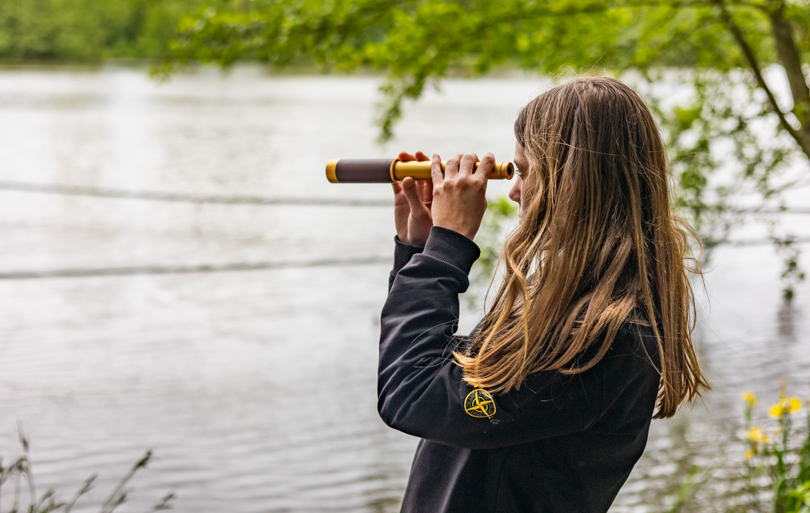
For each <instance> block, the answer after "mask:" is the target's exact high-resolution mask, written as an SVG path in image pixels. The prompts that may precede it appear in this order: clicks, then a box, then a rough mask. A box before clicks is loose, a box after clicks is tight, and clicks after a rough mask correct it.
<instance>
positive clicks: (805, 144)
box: [712, 0, 810, 158]
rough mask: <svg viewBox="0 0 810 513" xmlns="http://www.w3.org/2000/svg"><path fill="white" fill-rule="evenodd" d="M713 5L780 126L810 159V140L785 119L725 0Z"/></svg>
mask: <svg viewBox="0 0 810 513" xmlns="http://www.w3.org/2000/svg"><path fill="white" fill-rule="evenodd" d="M712 1H713V3H714V4H715V5H716V6H717V7H718V8H719V9H720V16H721V18H722V19H723V21H724V22H725V24H726V26H727V27H728V29H729V31H731V34H732V35H733V36H734V39H735V40H736V41H737V44H738V45H739V46H740V49H741V50H742V52H743V55H744V56H745V59H746V60H747V61H748V65H749V66H750V67H751V71H752V72H753V73H754V76H755V77H756V80H757V85H758V86H759V87H760V89H762V90H763V91H765V94H766V95H767V96H768V102H769V103H770V105H771V108H772V109H773V111H774V112H775V113H776V115H777V116H778V117H779V124H780V125H781V126H782V128H784V129H785V131H786V132H787V133H788V134H790V136H791V137H793V139H795V140H796V142H797V143H799V147H800V148H801V149H802V151H803V152H804V153H805V155H807V157H808V158H810V138H806V137H802V134H801V133H799V132H798V131H797V130H796V129H795V128H793V127H792V126H791V125H790V123H789V122H788V120H787V118H786V117H785V113H784V112H782V109H781V108H780V107H779V103H778V102H777V101H776V97H775V96H774V95H773V92H772V91H771V89H770V87H768V84H767V82H765V78H764V77H763V76H762V70H761V69H760V66H759V62H758V61H757V58H756V55H754V51H753V50H752V49H751V47H750V46H749V45H748V42H747V41H746V40H745V36H744V35H743V33H742V30H740V27H739V26H738V25H737V22H735V21H734V18H733V17H732V16H731V13H729V12H728V9H727V8H726V5H725V3H724V1H723V0H712Z"/></svg>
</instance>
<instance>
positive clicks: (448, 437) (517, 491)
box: [377, 227, 659, 513]
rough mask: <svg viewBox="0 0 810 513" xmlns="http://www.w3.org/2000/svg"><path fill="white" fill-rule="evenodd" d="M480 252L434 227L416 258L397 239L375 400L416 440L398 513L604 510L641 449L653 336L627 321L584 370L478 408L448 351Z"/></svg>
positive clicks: (654, 375)
mask: <svg viewBox="0 0 810 513" xmlns="http://www.w3.org/2000/svg"><path fill="white" fill-rule="evenodd" d="M479 254H480V252H479V250H478V247H477V246H476V245H475V243H473V242H472V241H471V240H470V239H468V238H466V237H464V236H463V235H461V234H459V233H456V232H454V231H452V230H448V229H444V228H439V227H434V228H433V229H432V231H431V233H430V237H429V238H428V241H427V244H426V246H425V248H424V250H421V248H415V247H413V246H407V245H405V244H402V243H400V242H398V241H397V249H396V254H395V259H394V260H395V264H394V270H393V271H392V273H391V283H390V291H389V294H388V300H387V301H386V303H385V306H384V307H383V311H382V321H381V330H382V332H381V335H380V363H379V373H378V386H377V393H378V397H379V401H378V409H379V413H380V417H382V419H383V421H385V423H386V424H388V425H389V426H391V427H393V428H395V429H398V430H400V431H403V432H405V433H408V434H411V435H414V436H418V437H420V438H422V441H421V442H420V443H419V447H418V448H417V451H416V456H415V458H414V462H413V467H412V468H411V474H410V478H409V480H408V487H407V490H406V492H405V497H404V499H403V503H402V511H403V512H408V513H410V512H418V513H440V512H452V513H476V512H487V513H492V512H504V513H506V512H508V513H520V512H544V513H548V512H555V513H556V512H566V513H568V512H604V511H607V510H608V508H609V507H610V504H611V503H612V502H613V499H614V498H615V497H616V494H617V493H618V491H619V488H620V487H621V486H622V484H623V483H624V482H625V480H626V479H627V476H628V475H629V474H630V470H631V469H632V468H633V465H634V464H635V463H636V461H637V460H638V459H639V457H640V456H641V453H642V452H643V451H644V446H645V445H646V443H647V433H648V431H649V427H650V420H651V418H652V414H653V410H654V408H655V400H656V394H657V390H658V383H659V374H658V372H657V371H656V368H655V366H654V365H653V364H652V363H651V361H650V357H652V358H653V359H655V358H656V355H657V346H656V344H655V340H654V338H653V336H652V334H651V330H650V329H649V328H646V327H643V326H638V325H634V324H633V325H631V324H628V325H626V326H624V327H623V328H622V329H621V330H620V332H619V334H618V335H617V337H616V339H615V340H614V341H613V343H612V346H611V348H610V350H609V351H608V353H607V354H606V355H605V356H604V358H603V359H602V360H601V361H600V362H599V363H598V364H597V365H596V366H594V367H593V368H591V369H590V370H588V371H585V372H583V373H580V374H576V375H572V376H566V375H563V374H560V373H558V372H551V371H547V372H538V373H535V374H532V375H530V376H529V377H528V379H527V380H526V381H525V383H524V384H523V386H521V388H520V390H519V391H515V390H512V391H510V392H507V393H501V394H493V396H490V397H491V398H492V399H494V403H495V404H494V408H493V405H491V404H489V405H484V406H482V407H481V408H478V409H477V410H478V411H476V408H474V407H472V408H471V405H472V403H471V400H472V398H474V397H475V395H476V393H473V394H472V395H471V392H473V389H472V387H470V386H469V385H467V384H466V383H464V381H462V379H461V378H462V373H461V368H460V367H459V366H458V365H456V364H455V363H454V362H453V360H452V358H451V356H450V353H451V352H452V350H453V349H455V348H456V347H457V346H458V344H460V343H461V344H463V343H464V342H465V340H464V339H463V338H460V337H454V333H455V331H456V329H457V327H458V316H459V304H458V294H459V293H461V292H464V291H465V290H466V289H467V286H468V284H469V282H468V279H467V274H468V273H469V271H470V268H471V267H472V264H473V262H474V261H475V260H476V259H477V258H478V256H479ZM480 397H482V398H483V399H488V397H487V396H486V395H482V396H480ZM465 406H466V408H465ZM493 409H494V414H493ZM468 410H469V411H470V413H468ZM482 411H483V414H482V413H481V412H482ZM473 415H478V416H473ZM487 415H491V417H487Z"/></svg>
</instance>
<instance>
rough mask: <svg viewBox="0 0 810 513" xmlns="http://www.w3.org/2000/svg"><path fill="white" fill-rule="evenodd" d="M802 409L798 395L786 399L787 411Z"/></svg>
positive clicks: (794, 411) (792, 411) (793, 411)
mask: <svg viewBox="0 0 810 513" xmlns="http://www.w3.org/2000/svg"><path fill="white" fill-rule="evenodd" d="M801 409H802V402H801V401H800V400H799V398H798V397H796V396H793V397H791V398H790V399H789V400H788V413H796V412H797V411H799V410H801Z"/></svg>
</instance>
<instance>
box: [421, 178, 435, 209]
mask: <svg viewBox="0 0 810 513" xmlns="http://www.w3.org/2000/svg"><path fill="white" fill-rule="evenodd" d="M417 183H418V184H419V197H420V198H422V203H424V204H425V205H430V204H431V203H432V202H433V182H431V181H430V180H419V181H418V182H417Z"/></svg>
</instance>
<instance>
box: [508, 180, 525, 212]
mask: <svg viewBox="0 0 810 513" xmlns="http://www.w3.org/2000/svg"><path fill="white" fill-rule="evenodd" d="M522 187H523V179H522V178H521V177H519V176H518V177H517V179H516V180H515V185H513V186H512V188H511V189H509V199H511V200H512V201H514V202H515V203H517V204H518V205H520V191H521V189H522Z"/></svg>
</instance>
